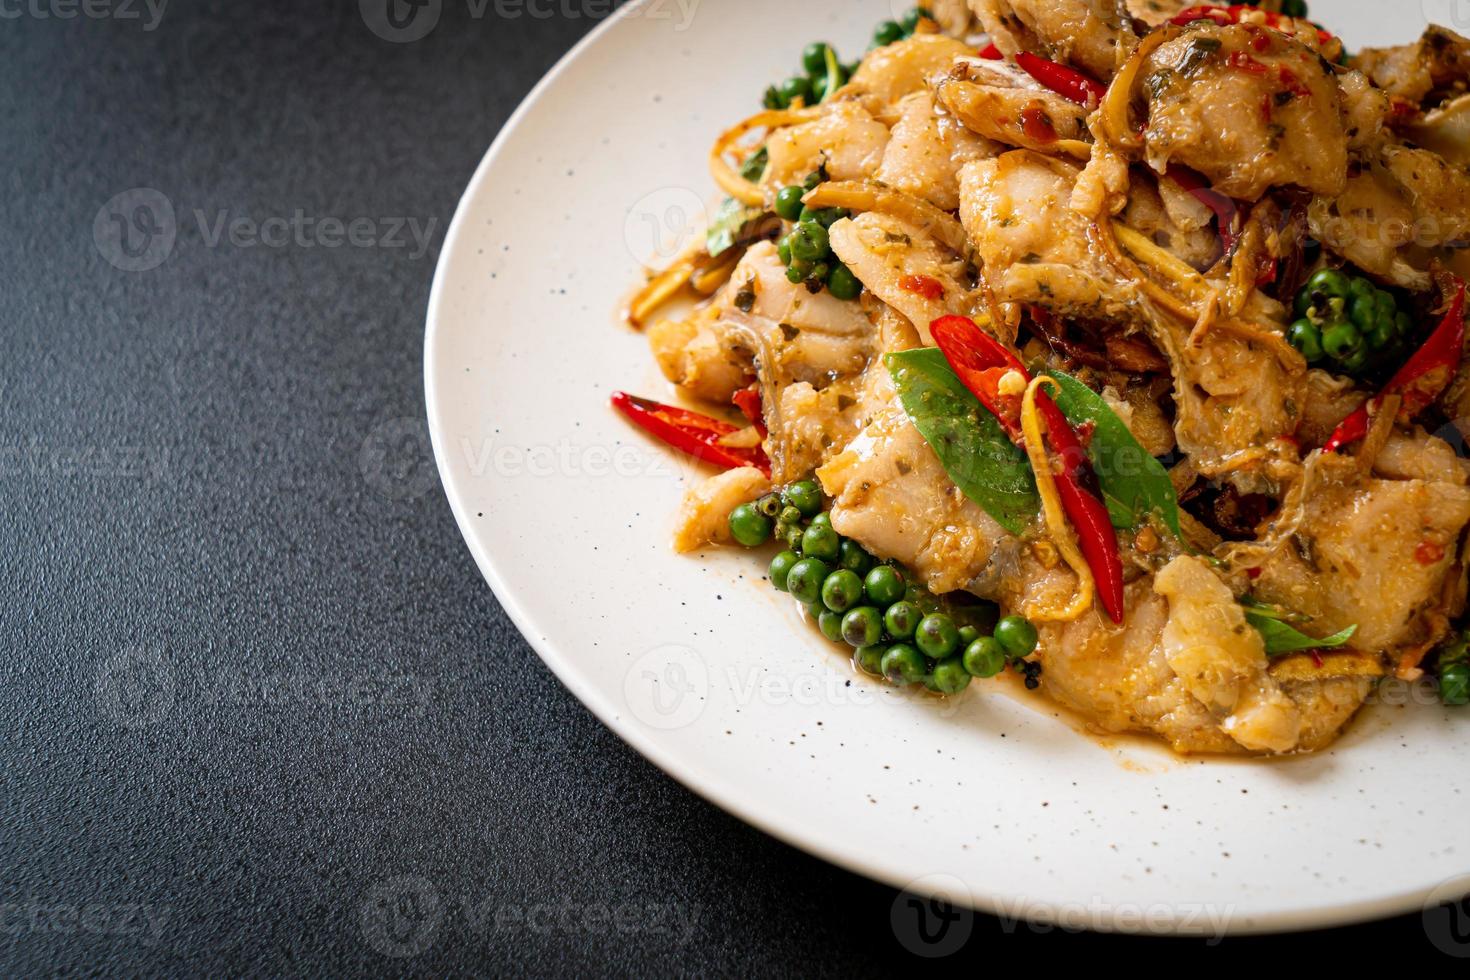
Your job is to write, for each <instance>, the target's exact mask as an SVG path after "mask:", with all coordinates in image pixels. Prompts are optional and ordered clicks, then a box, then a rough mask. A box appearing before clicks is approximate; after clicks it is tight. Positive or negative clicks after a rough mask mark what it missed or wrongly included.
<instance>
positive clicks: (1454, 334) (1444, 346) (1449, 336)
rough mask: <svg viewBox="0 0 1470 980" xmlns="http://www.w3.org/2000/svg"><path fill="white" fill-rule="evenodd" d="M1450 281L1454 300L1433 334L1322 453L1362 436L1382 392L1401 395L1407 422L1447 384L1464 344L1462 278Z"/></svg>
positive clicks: (1341, 425)
mask: <svg viewBox="0 0 1470 980" xmlns="http://www.w3.org/2000/svg"><path fill="white" fill-rule="evenodd" d="M1453 281H1454V283H1455V284H1456V287H1457V288H1456V290H1455V298H1454V301H1453V302H1451V303H1450V309H1449V312H1448V313H1446V314H1445V315H1444V319H1443V320H1441V321H1440V323H1439V326H1437V327H1435V328H1434V333H1432V334H1430V335H1429V339H1428V340H1427V341H1425V343H1424V346H1423V347H1420V348H1419V349H1418V350H1417V351H1415V352H1414V356H1413V357H1411V358H1409V360H1408V361H1407V362H1406V363H1405V364H1404V366H1403V367H1401V368H1399V369H1398V373H1396V374H1395V375H1394V376H1393V377H1392V378H1390V379H1389V381H1388V384H1386V385H1384V387H1383V391H1382V392H1380V393H1379V394H1378V395H1377V396H1376V397H1374V398H1373V399H1372V400H1371V401H1369V402H1368V403H1366V404H1364V405H1363V406H1361V407H1360V408H1359V409H1358V410H1357V411H1356V412H1354V413H1353V414H1351V415H1349V416H1348V417H1347V418H1345V419H1343V420H1342V422H1341V423H1339V425H1338V426H1337V428H1336V429H1335V430H1333V433H1332V436H1331V438H1329V439H1328V440H1327V444H1326V445H1324V446H1323V447H1322V449H1323V451H1324V452H1329V453H1335V452H1337V451H1338V450H1340V449H1342V447H1343V446H1347V445H1351V444H1352V443H1355V442H1357V441H1358V440H1359V439H1361V438H1363V437H1364V436H1366V435H1367V434H1368V418H1369V415H1370V414H1371V413H1372V412H1374V411H1377V410H1378V406H1379V405H1381V404H1383V398H1384V396H1385V395H1402V396H1403V403H1402V404H1401V405H1400V406H1399V419H1400V420H1401V421H1405V422H1407V421H1409V420H1410V419H1412V418H1413V417H1414V416H1415V415H1418V414H1419V413H1420V412H1422V411H1423V410H1424V409H1426V408H1428V407H1429V405H1430V404H1431V403H1432V402H1433V401H1434V400H1435V399H1436V398H1438V397H1439V396H1440V393H1441V392H1443V391H1444V390H1445V388H1447V387H1448V386H1449V383H1450V381H1451V379H1453V378H1454V376H1455V371H1456V370H1458V369H1459V366H1460V358H1461V355H1462V352H1463V350H1464V347H1465V281H1464V280H1463V279H1460V278H1459V277H1458V276H1456V277H1454V278H1453Z"/></svg>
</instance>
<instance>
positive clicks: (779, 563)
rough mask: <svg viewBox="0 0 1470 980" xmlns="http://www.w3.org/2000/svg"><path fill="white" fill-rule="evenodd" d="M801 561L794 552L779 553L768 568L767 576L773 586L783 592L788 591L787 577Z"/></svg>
mask: <svg viewBox="0 0 1470 980" xmlns="http://www.w3.org/2000/svg"><path fill="white" fill-rule="evenodd" d="M800 560H801V559H800V558H798V557H797V555H796V553H795V552H794V551H779V552H777V553H776V557H775V558H772V559H771V564H770V565H769V566H768V567H767V568H766V575H767V577H769V578H770V580H771V584H772V585H774V586H775V587H776V588H778V589H780V590H781V591H782V592H785V591H786V576H787V575H788V574H790V572H791V566H792V565H795V564H796V563H797V562H798V561H800Z"/></svg>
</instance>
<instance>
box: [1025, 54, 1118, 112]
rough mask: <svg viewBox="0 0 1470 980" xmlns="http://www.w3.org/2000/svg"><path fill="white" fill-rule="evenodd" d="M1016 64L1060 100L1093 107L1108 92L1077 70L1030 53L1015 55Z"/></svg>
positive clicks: (1104, 86)
mask: <svg viewBox="0 0 1470 980" xmlns="http://www.w3.org/2000/svg"><path fill="white" fill-rule="evenodd" d="M1016 64H1018V65H1020V66H1021V68H1022V69H1023V70H1024V71H1025V72H1026V74H1028V75H1030V76H1031V77H1032V78H1034V79H1036V80H1037V81H1038V82H1040V83H1041V84H1043V85H1045V86H1046V87H1047V88H1049V89H1051V90H1052V91H1053V92H1055V93H1057V94H1058V95H1060V96H1061V97H1062V98H1064V99H1070V100H1071V101H1073V102H1075V103H1077V104H1078V105H1082V106H1089V107H1090V106H1095V105H1097V104H1098V103H1099V102H1101V101H1102V98H1103V96H1104V95H1106V94H1107V92H1108V89H1107V86H1106V85H1103V84H1101V83H1099V82H1098V81H1097V80H1096V79H1094V78H1091V77H1089V76H1087V75H1084V74H1082V72H1080V71H1078V70H1077V69H1075V68H1069V67H1067V66H1066V65H1059V64H1057V63H1056V62H1055V61H1047V60H1046V59H1045V58H1043V57H1041V56H1040V55H1035V54H1032V53H1031V52H1030V51H1022V52H1021V53H1020V54H1018V55H1016Z"/></svg>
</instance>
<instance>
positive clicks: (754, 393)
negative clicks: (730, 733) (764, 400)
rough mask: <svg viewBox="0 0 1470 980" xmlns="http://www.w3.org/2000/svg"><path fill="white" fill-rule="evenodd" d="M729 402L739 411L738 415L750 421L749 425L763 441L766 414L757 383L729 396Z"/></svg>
mask: <svg viewBox="0 0 1470 980" xmlns="http://www.w3.org/2000/svg"><path fill="white" fill-rule="evenodd" d="M730 401H732V402H734V403H735V407H736V408H738V409H740V414H741V415H744V416H745V417H746V418H747V419H749V420H750V424H751V425H753V426H755V429H756V431H757V432H759V433H760V434H761V438H762V439H764V438H765V437H766V412H765V407H764V406H763V405H762V404H761V386H760V384H759V382H757V383H754V384H752V385H751V386H750V387H748V388H741V389H740V390H739V391H737V392H735V394H734V395H733V396H731V398H730Z"/></svg>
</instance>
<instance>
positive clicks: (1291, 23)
mask: <svg viewBox="0 0 1470 980" xmlns="http://www.w3.org/2000/svg"><path fill="white" fill-rule="evenodd" d="M1247 14H1250V15H1251V20H1252V22H1254V19H1255V18H1256V17H1260V18H1261V21H1260V23H1262V24H1265V25H1266V26H1267V27H1269V28H1271V29H1273V30H1277V31H1280V32H1281V33H1283V34H1294V33H1296V27H1297V25H1298V24H1311V21H1304V20H1301V19H1300V18H1297V17H1288V16H1286V15H1285V14H1278V13H1273V12H1271V11H1269V10H1266V11H1263V10H1261V9H1260V8H1258V7H1251V6H1247V5H1246V4H1239V3H1238V4H1233V5H1231V6H1228V7H1222V6H1219V5H1218V4H1213V3H1202V4H1197V5H1196V6H1193V7H1190V8H1188V9H1187V10H1181V11H1180V12H1179V13H1177V14H1175V15H1174V16H1173V17H1172V18H1171V19H1170V21H1169V22H1170V23H1171V24H1192V23H1194V22H1195V21H1197V20H1212V21H1214V22H1215V23H1217V24H1219V25H1220V26H1221V27H1224V26H1226V25H1228V24H1239V23H1241V21H1243V20H1245V19H1246V15H1247ZM1311 26H1312V28H1313V29H1314V30H1315V31H1316V32H1317V42H1318V43H1319V44H1326V43H1327V42H1329V41H1331V40H1332V34H1330V33H1329V32H1327V31H1324V30H1323V29H1322V28H1320V27H1317V25H1315V24H1312V25H1311Z"/></svg>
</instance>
